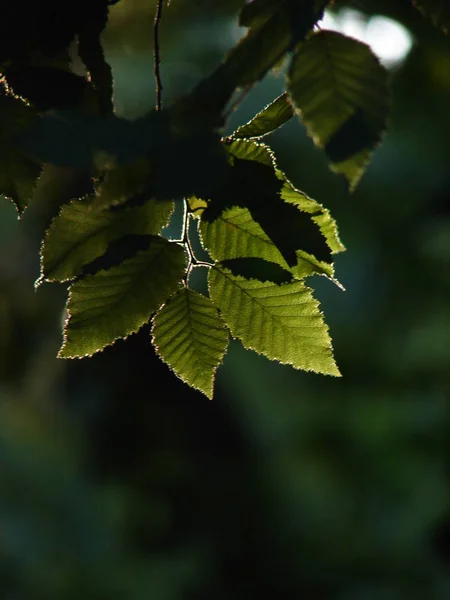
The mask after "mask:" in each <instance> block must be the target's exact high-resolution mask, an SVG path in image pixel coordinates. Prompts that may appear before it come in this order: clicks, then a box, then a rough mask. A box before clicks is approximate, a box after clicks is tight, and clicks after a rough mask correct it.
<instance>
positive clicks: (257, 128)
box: [231, 93, 294, 139]
mask: <svg viewBox="0 0 450 600" xmlns="http://www.w3.org/2000/svg"><path fill="white" fill-rule="evenodd" d="M293 114H294V113H293V108H292V105H291V103H290V102H289V100H288V95H287V94H286V93H284V94H282V95H281V96H279V97H278V98H277V99H276V100H274V101H273V102H272V103H271V104H269V105H268V106H266V108H264V109H263V110H262V111H261V112H259V113H258V114H257V115H255V116H254V117H253V119H252V120H251V121H249V122H248V123H246V124H245V125H241V126H240V127H238V128H237V129H236V131H235V132H234V133H233V134H232V136H231V137H232V138H233V139H249V138H260V137H263V136H264V135H267V134H268V133H271V132H272V131H275V129H278V127H281V125H283V124H284V123H286V121H289V119H290V118H291V117H292V115H293Z"/></svg>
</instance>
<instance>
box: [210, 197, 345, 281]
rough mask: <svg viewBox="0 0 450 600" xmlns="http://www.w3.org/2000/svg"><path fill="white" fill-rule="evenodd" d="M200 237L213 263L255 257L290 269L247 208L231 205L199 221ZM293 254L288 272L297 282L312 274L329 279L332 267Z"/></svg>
mask: <svg viewBox="0 0 450 600" xmlns="http://www.w3.org/2000/svg"><path fill="white" fill-rule="evenodd" d="M200 234H201V239H202V242H203V245H204V246H205V248H206V249H207V251H208V253H209V254H210V256H211V257H212V258H213V259H214V260H218V261H223V260H225V259H233V258H239V257H258V258H262V259H265V260H267V261H271V262H274V263H277V264H278V265H280V266H281V267H283V268H284V269H289V268H290V267H289V265H288V264H287V262H286V261H285V260H284V258H283V256H282V254H281V252H280V251H279V250H278V249H277V247H276V246H275V244H274V243H273V241H272V240H271V239H270V238H269V237H268V236H267V234H266V233H265V232H264V231H263V230H262V229H261V226H260V225H258V223H257V222H256V221H254V220H253V219H252V216H251V214H250V212H249V210H248V209H247V208H239V207H237V206H235V207H233V208H230V209H227V210H225V211H224V212H223V213H222V214H221V215H220V216H219V217H218V218H217V219H215V220H214V221H212V222H208V221H207V220H202V221H201V222H200ZM296 255H297V264H296V265H294V266H293V267H292V268H291V269H290V270H291V272H292V274H293V275H294V276H295V277H297V278H299V279H301V278H302V277H306V276H308V275H313V274H314V273H320V274H324V275H327V276H330V277H332V276H333V265H332V264H330V263H327V262H325V261H319V260H317V259H316V258H315V257H314V256H311V255H310V254H308V253H306V252H303V251H301V250H297V253H296Z"/></svg>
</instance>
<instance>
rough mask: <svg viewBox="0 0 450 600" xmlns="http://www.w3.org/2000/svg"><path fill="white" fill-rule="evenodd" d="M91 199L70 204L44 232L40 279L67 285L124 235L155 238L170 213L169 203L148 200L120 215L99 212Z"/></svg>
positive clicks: (171, 206)
mask: <svg viewBox="0 0 450 600" xmlns="http://www.w3.org/2000/svg"><path fill="white" fill-rule="evenodd" d="M92 201H93V198H91V197H87V198H83V199H80V200H73V201H72V202H70V203H69V204H66V205H65V206H63V208H62V209H61V213H60V214H59V215H58V216H57V217H56V218H55V219H54V220H53V222H52V224H51V226H50V228H49V229H48V230H47V232H46V235H45V239H44V244H43V247H42V251H41V273H42V276H41V277H42V279H44V280H46V281H67V280H69V279H72V278H74V277H75V276H77V275H79V274H80V273H81V272H82V270H83V267H84V265H86V264H88V263H90V262H92V261H93V260H95V259H96V258H98V257H100V256H102V255H103V254H104V253H105V252H106V250H107V249H108V245H109V244H110V243H111V242H112V241H114V240H118V239H120V238H121V237H123V236H125V235H131V234H134V235H146V234H147V235H149V234H152V235H157V234H159V233H160V232H161V229H162V228H163V227H165V226H166V225H167V223H168V221H169V219H170V216H171V214H172V211H173V203H172V202H155V201H151V200H148V201H147V202H146V203H145V204H144V205H143V206H140V207H137V208H131V209H126V210H123V211H120V212H118V211H111V210H109V211H106V210H105V211H100V210H95V209H94V208H93V206H92Z"/></svg>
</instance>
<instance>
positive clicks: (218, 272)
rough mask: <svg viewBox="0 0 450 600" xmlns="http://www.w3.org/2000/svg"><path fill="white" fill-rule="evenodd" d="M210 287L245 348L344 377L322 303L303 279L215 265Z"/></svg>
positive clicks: (284, 362)
mask: <svg viewBox="0 0 450 600" xmlns="http://www.w3.org/2000/svg"><path fill="white" fill-rule="evenodd" d="M208 285H209V293H210V296H211V299H212V301H213V302H214V304H215V305H216V306H217V307H218V308H219V310H220V313H221V315H222V318H223V319H224V321H225V323H226V324H227V326H228V327H229V328H230V331H231V333H232V335H233V336H234V337H236V338H238V339H239V340H241V342H242V344H243V345H244V347H245V348H247V349H251V350H254V351H255V352H258V353H259V354H263V355H264V356H266V357H267V358H269V359H271V360H275V361H278V362H280V363H283V364H289V365H292V366H293V367H294V368H296V369H302V370H305V371H314V372H316V373H323V374H327V375H334V376H340V372H339V369H338V367H337V366H336V363H335V361H334V358H333V351H332V345H331V339H330V336H329V334H328V327H327V325H326V324H325V322H324V320H323V315H322V313H321V312H320V309H319V304H318V302H317V301H316V300H315V299H314V298H313V296H312V293H311V290H310V288H308V287H306V286H305V285H304V283H303V282H301V281H294V282H292V283H286V284H283V285H277V284H276V283H272V282H267V281H266V282H262V281H258V280H256V279H244V277H241V276H236V275H233V274H232V272H231V271H230V270H228V269H224V268H220V266H216V267H214V268H212V269H211V270H210V272H209V277H208Z"/></svg>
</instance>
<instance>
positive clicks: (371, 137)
mask: <svg viewBox="0 0 450 600" xmlns="http://www.w3.org/2000/svg"><path fill="white" fill-rule="evenodd" d="M287 85H288V92H289V95H290V98H291V101H292V102H293V104H294V107H295V109H296V111H297V113H298V114H299V116H300V117H301V119H302V120H303V122H304V123H305V125H306V128H307V130H308V133H309V135H310V136H311V137H312V138H313V140H314V143H315V144H316V145H317V146H319V147H321V148H324V150H325V152H326V154H327V156H328V158H329V160H330V162H331V168H332V169H333V171H336V172H337V173H341V174H342V175H343V176H344V177H345V179H346V180H347V181H348V183H349V185H350V188H351V189H354V188H355V186H356V185H357V183H358V181H359V179H360V177H361V175H362V173H363V170H364V168H365V166H366V164H367V162H368V160H369V157H370V155H371V153H372V152H373V150H374V148H375V146H376V145H377V144H378V143H379V142H380V140H381V137H382V134H383V132H384V129H385V127H386V120H387V116H388V112H389V93H388V89H387V72H386V70H385V69H384V68H383V67H382V66H381V65H380V63H379V61H378V59H377V58H376V57H375V55H374V54H373V53H372V51H371V50H370V48H369V47H368V46H366V45H365V44H363V43H361V42H359V41H357V40H354V39H352V38H349V37H346V36H344V35H341V34H340V33H335V32H333V31H321V32H319V33H316V34H314V35H313V36H311V37H310V38H309V39H308V40H307V41H306V42H305V43H303V44H301V45H300V46H299V47H298V49H297V52H296V53H295V55H294V57H293V59H292V62H291V66H290V69H289V74H288V82H287Z"/></svg>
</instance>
